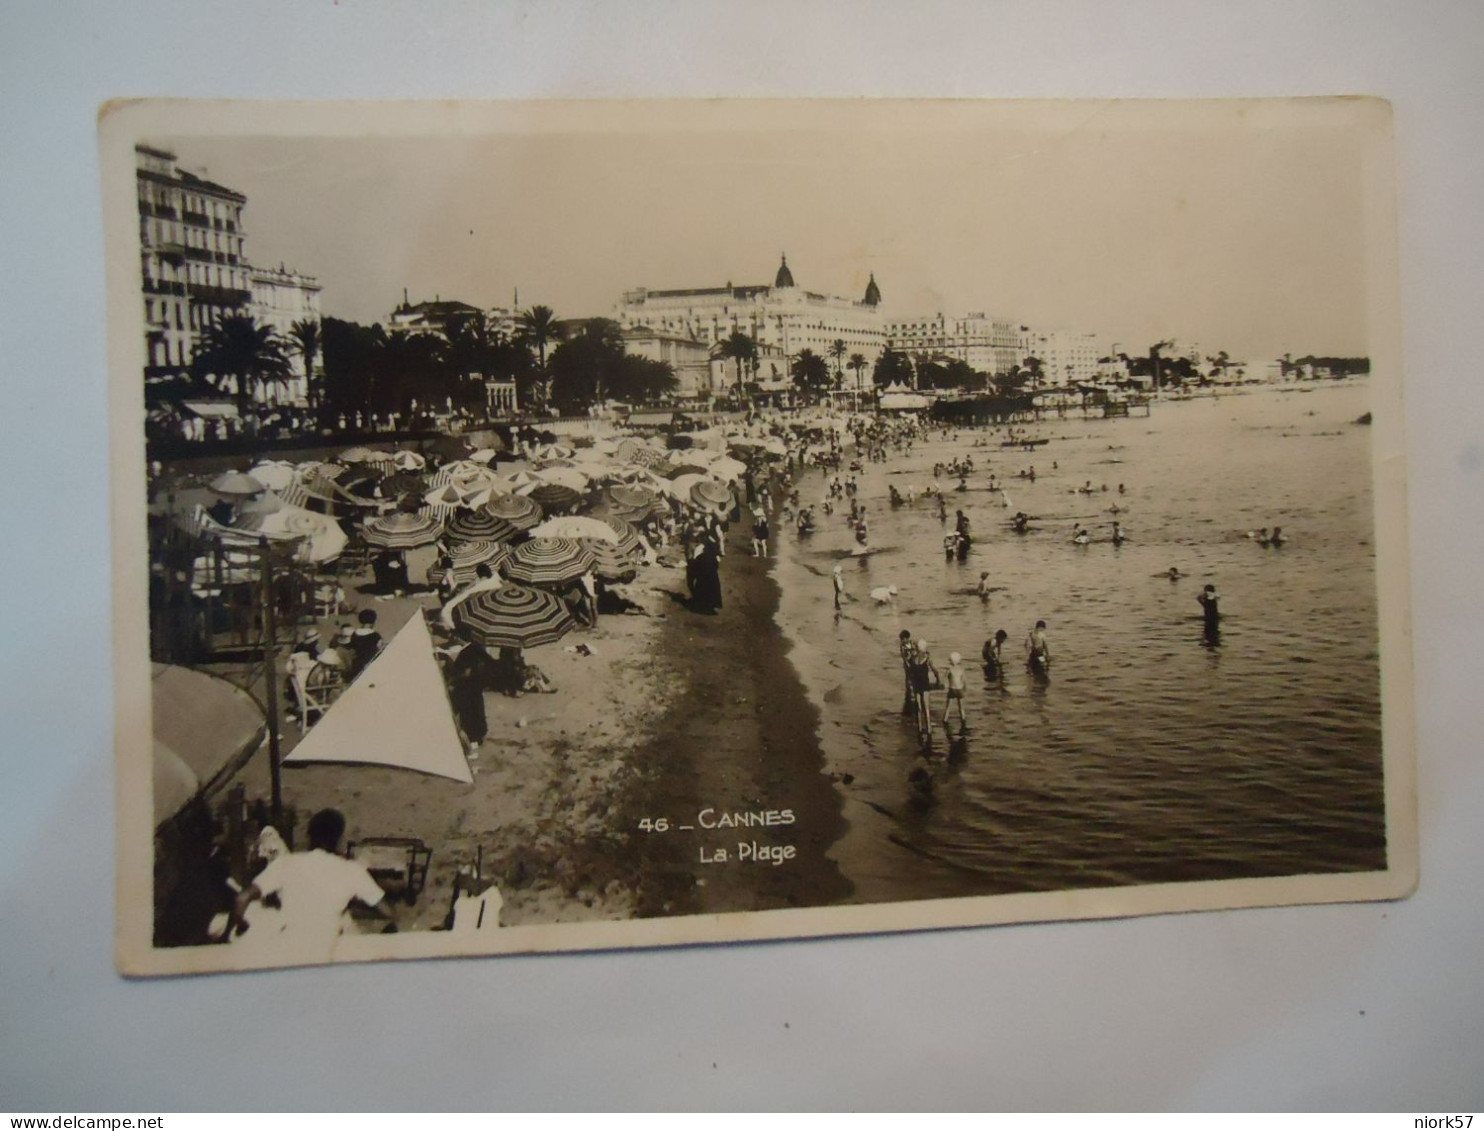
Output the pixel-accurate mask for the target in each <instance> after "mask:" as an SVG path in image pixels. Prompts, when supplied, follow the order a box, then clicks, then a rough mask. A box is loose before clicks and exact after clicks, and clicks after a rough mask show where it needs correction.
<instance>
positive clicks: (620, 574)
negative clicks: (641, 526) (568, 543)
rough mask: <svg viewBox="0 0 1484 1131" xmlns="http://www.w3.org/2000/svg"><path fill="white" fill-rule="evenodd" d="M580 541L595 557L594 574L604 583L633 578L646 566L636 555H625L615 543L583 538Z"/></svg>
mask: <svg viewBox="0 0 1484 1131" xmlns="http://www.w3.org/2000/svg"><path fill="white" fill-rule="evenodd" d="M580 541H581V542H582V544H583V546H585V547H586V548H587V550H588V552H589V553H590V554H592V556H593V572H594V573H596V574H597V575H598V576H599V577H601V578H602V579H603V580H604V581H617V580H619V579H620V578H624V577H631V576H633V575H634V574H636V573H638V572H639V567H640V566H641V565H643V564H644V563H643V562H642V561H641V560H640V559H639V558H638V557H637V556H635V555H634V554H626V553H624V552H623V551H622V550H620V549H619V548H618V546H617V545H616V544H615V543H613V542H605V541H603V540H602V539H599V538H583V539H580ZM635 545H636V546H637V543H635Z"/></svg>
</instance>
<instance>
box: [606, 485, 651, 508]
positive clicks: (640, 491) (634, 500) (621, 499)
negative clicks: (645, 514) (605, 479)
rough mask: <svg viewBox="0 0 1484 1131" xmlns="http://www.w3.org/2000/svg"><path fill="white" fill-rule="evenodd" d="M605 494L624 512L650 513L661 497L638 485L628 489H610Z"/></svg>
mask: <svg viewBox="0 0 1484 1131" xmlns="http://www.w3.org/2000/svg"><path fill="white" fill-rule="evenodd" d="M605 494H606V495H607V496H608V498H609V499H610V500H612V502H613V504H614V505H615V506H617V507H620V508H622V509H623V510H631V511H648V510H650V509H652V508H653V507H654V506H655V505H656V504H657V503H659V502H660V497H659V496H658V495H656V494H655V493H654V492H653V491H652V490H650V489H649V488H648V487H640V486H638V485H637V484H636V485H633V486H628V487H610V488H608V490H607V491H606V492H605Z"/></svg>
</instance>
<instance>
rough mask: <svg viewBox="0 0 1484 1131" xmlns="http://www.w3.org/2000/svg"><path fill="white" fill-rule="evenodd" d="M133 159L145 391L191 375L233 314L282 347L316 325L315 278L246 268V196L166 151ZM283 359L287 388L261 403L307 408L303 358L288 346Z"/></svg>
mask: <svg viewBox="0 0 1484 1131" xmlns="http://www.w3.org/2000/svg"><path fill="white" fill-rule="evenodd" d="M134 155H135V183H136V186H137V190H138V194H139V250H140V267H141V271H142V283H143V290H144V344H145V367H144V377H145V381H146V383H148V382H150V381H154V380H159V379H161V378H166V377H175V376H177V375H180V374H184V373H187V372H188V371H189V370H190V367H191V361H192V359H193V358H194V357H195V355H196V351H197V349H198V347H199V346H200V343H201V337H202V335H203V334H204V333H205V332H206V330H207V329H208V328H209V327H210V326H212V325H214V324H215V323H217V322H218V321H220V320H221V319H222V318H223V317H226V316H227V315H237V314H245V315H250V316H252V317H253V318H254V319H256V320H257V322H258V323H259V324H260V325H267V326H270V327H271V328H272V329H273V330H274V332H275V333H277V334H279V335H280V336H283V337H285V338H287V337H288V335H289V331H290V329H291V328H292V326H293V324H294V323H295V322H297V321H300V320H306V321H318V320H319V317H320V313H319V292H320V287H319V284H318V283H317V282H316V281H315V280H314V279H313V278H312V277H310V276H308V275H301V274H299V273H297V272H295V271H290V270H289V269H287V268H286V267H283V266H279V267H278V268H277V269H276V270H259V269H256V268H254V267H252V265H251V264H250V263H249V262H248V259H247V251H246V234H245V232H244V231H243V227H242V212H243V209H244V208H246V206H247V197H245V196H243V195H242V193H240V192H236V191H234V190H232V189H229V188H227V187H226V186H224V185H219V184H216V183H215V182H213V181H209V180H207V179H206V178H205V177H202V176H199V175H197V174H195V173H192V172H190V171H189V170H187V169H183V168H181V167H180V164H179V162H178V160H177V158H176V155H175V154H174V153H172V152H170V151H169V150H166V149H156V148H154V147H152V146H148V145H136V146H135V147H134ZM285 352H286V353H287V355H288V358H289V362H290V365H291V366H293V372H294V378H293V380H292V381H291V382H290V387H289V389H288V390H284V389H282V388H281V387H279V386H275V385H271V384H270V385H265V386H264V387H263V388H262V389H261V390H260V392H259V396H260V397H262V398H263V399H265V400H274V401H283V400H285V399H287V400H290V401H295V402H299V403H302V402H303V401H304V397H305V392H306V388H305V381H304V378H305V374H304V362H303V357H302V355H301V354H299V352H298V351H297V350H296V349H294V348H293V344H292V339H289V345H288V348H287V349H286V351H285Z"/></svg>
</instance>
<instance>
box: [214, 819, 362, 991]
mask: <svg viewBox="0 0 1484 1131" xmlns="http://www.w3.org/2000/svg"><path fill="white" fill-rule="evenodd" d="M344 835H345V818H344V817H343V816H341V815H340V813H339V811H338V810H335V809H321V810H320V811H319V812H318V813H316V814H315V815H314V816H313V817H312V818H311V819H310V821H309V851H308V852H291V853H287V854H285V855H282V856H279V857H277V858H276V859H275V860H273V861H272V863H270V864H269V865H268V866H267V867H266V868H264V869H263V870H262V871H261V872H260V873H258V876H257V878H256V879H255V880H254V881H253V882H252V883H251V884H249V885H248V886H247V889H246V890H245V891H244V892H243V893H242V894H241V895H239V896H238V897H237V905H236V906H235V907H234V908H233V909H232V916H231V918H230V919H229V920H228V923H227V929H226V932H225V933H226V936H227V937H228V938H229V939H232V941H233V942H234V943H237V942H238V941H239V939H240V941H241V942H242V943H246V944H248V945H249V946H250V947H251V949H252V950H253V952H254V953H260V954H262V955H263V956H264V957H265V958H272V959H273V961H275V962H278V963H284V964H287V963H311V962H329V961H331V960H332V959H333V958H334V957H335V943H336V940H337V939H338V938H339V937H340V933H341V929H342V926H343V917H344V915H345V912H346V910H347V909H348V908H349V907H350V904H351V902H352V901H354V900H359V901H360V902H361V903H364V904H365V905H366V906H368V907H372V908H378V907H380V905H381V901H382V897H383V896H384V894H385V893H384V892H383V891H382V890H381V886H380V885H379V884H378V883H377V882H376V881H375V880H374V879H372V878H371V874H370V873H369V872H367V871H366V869H365V868H363V867H362V866H361V865H359V864H357V863H356V862H355V861H353V860H347V859H346V858H345V857H344V856H341V855H339V853H338V849H339V846H340V838H341V837H342V836H344ZM270 896H272V897H276V898H277V901H278V905H279V908H278V911H277V913H272V914H262V913H261V912H256V913H254V914H253V915H252V917H251V920H250V922H249V927H248V930H247V931H246V932H245V933H243V934H241V935H239V936H234V934H233V932H234V929H235V928H236V927H237V926H238V924H240V923H242V922H243V920H244V916H246V914H247V911H248V908H249V907H251V905H252V904H254V903H256V902H258V901H260V900H265V899H267V898H268V897H270ZM382 913H383V914H385V912H384V911H383V912H382Z"/></svg>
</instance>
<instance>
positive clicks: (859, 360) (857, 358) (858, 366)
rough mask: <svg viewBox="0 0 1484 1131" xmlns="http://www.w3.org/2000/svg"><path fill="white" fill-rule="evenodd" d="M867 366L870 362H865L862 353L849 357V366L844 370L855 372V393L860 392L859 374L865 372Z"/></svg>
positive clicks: (864, 356)
mask: <svg viewBox="0 0 1484 1131" xmlns="http://www.w3.org/2000/svg"><path fill="white" fill-rule="evenodd" d="M869 364H870V362H868V361H867V360H866V355H865V354H863V353H853V354H851V355H850V364H849V365H847V366H846V368H847V369H853V370H855V391H856V392H857V393H858V392H860V388H861V374H862V373H864V372H865V371H866V366H867V365H869Z"/></svg>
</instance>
